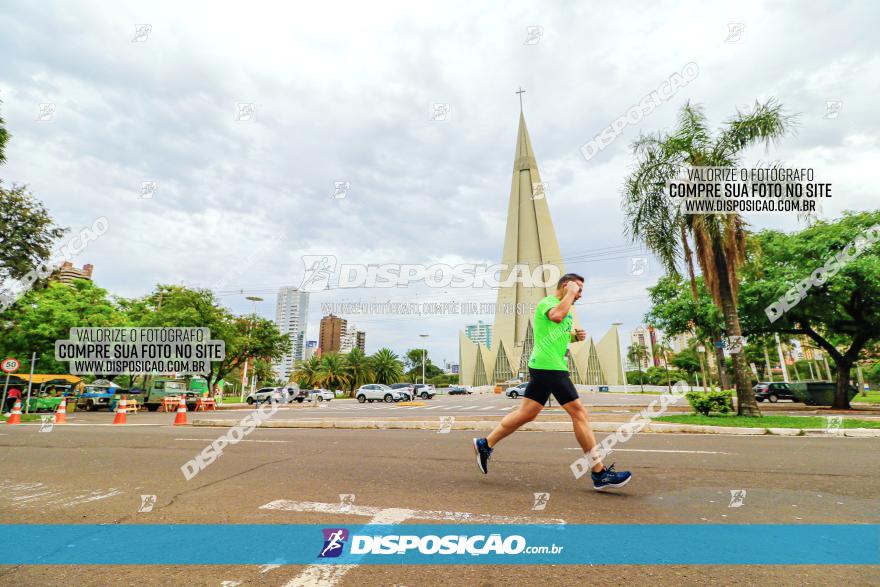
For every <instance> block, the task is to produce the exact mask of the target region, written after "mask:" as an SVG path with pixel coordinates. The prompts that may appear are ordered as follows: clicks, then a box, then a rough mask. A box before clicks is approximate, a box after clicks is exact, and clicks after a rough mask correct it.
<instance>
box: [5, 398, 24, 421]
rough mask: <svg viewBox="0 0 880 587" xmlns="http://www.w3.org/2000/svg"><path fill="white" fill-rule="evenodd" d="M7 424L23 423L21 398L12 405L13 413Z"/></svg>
mask: <svg viewBox="0 0 880 587" xmlns="http://www.w3.org/2000/svg"><path fill="white" fill-rule="evenodd" d="M6 423H7V424H21V400H20V399H17V400H15V405H14V406H12V413H11V414H10V415H9V419H8V420H6Z"/></svg>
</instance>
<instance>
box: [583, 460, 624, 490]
mask: <svg viewBox="0 0 880 587" xmlns="http://www.w3.org/2000/svg"><path fill="white" fill-rule="evenodd" d="M592 476H593V489H595V490H596V491H604V490H606V489H617V488H618V487H623V486H624V485H626V484H627V483H629V480H630V479H632V473H630V472H629V471H621V472H619V473H618V472H617V471H615V470H614V465H611V466H610V467H605V468H604V469H602V470H601V471H599V472H598V473H592Z"/></svg>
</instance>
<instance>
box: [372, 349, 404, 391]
mask: <svg viewBox="0 0 880 587" xmlns="http://www.w3.org/2000/svg"><path fill="white" fill-rule="evenodd" d="M370 367H371V368H372V370H373V376H374V377H375V380H376V383H385V384H389V383H397V382H398V381H400V376H401V375H403V363H401V362H400V360H399V359H398V358H397V355H396V354H394V351H392V350H391V349H387V348H382V349H379V350H378V351H376V353H375V354H373V355H371V356H370Z"/></svg>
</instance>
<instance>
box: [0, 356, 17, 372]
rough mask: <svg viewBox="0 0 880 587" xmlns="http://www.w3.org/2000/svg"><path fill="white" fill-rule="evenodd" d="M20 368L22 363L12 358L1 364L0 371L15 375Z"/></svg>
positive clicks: (4, 360)
mask: <svg viewBox="0 0 880 587" xmlns="http://www.w3.org/2000/svg"><path fill="white" fill-rule="evenodd" d="M19 367H21V363H19V362H18V359H13V358H12V357H10V358H8V359H3V362H2V363H0V369H2V370H3V372H4V373H15V372H16V371H18V368H19Z"/></svg>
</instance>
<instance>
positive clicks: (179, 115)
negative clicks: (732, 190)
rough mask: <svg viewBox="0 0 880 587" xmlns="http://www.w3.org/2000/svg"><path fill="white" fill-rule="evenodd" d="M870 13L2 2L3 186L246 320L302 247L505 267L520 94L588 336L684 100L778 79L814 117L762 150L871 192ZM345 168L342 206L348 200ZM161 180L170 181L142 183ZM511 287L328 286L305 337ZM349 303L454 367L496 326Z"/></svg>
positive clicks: (132, 287)
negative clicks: (340, 316)
mask: <svg viewBox="0 0 880 587" xmlns="http://www.w3.org/2000/svg"><path fill="white" fill-rule="evenodd" d="M220 4H224V6H223V7H221V6H220ZM878 17H880V10H878V9H877V8H876V5H875V3H872V2H842V3H818V5H817V4H813V5H812V6H808V5H804V4H803V3H797V2H773V3H762V2H742V1H738V2H727V3H713V4H711V5H707V4H705V3H696V2H694V3H688V2H656V1H654V2H643V3H625V5H619V4H613V3H608V2H571V3H553V4H552V5H551V4H549V3H534V2H529V3H525V2H494V3H490V2H479V3H475V2H444V3H441V4H431V5H427V4H425V5H418V6H417V5H415V4H413V3H411V2H399V3H391V2H383V3H378V4H377V3H367V4H365V3H356V2H350V3H308V4H303V3H298V4H297V5H295V6H294V5H283V6H279V5H277V3H269V2H266V3H263V2H248V3H218V2H203V3H195V2H184V3H181V2H141V3H133V2H124V1H113V2H110V1H105V2H77V3H76V4H75V6H74V5H73V4H70V3H65V2H58V3H36V4H35V3H27V2H6V3H4V4H3V6H2V8H0V30H2V34H0V54H2V55H3V67H2V68H0V99H2V101H3V104H2V115H3V117H4V118H5V119H6V123H7V128H8V129H9V131H10V132H11V133H12V140H11V142H10V144H9V146H8V148H7V158H8V162H7V165H6V166H5V167H3V168H2V169H0V178H2V179H3V181H4V182H5V183H6V184H7V185H8V184H11V183H19V184H21V183H25V184H28V186H29V187H30V189H31V190H32V191H33V193H34V194H36V195H37V196H38V197H39V198H40V199H41V200H43V201H44V202H45V203H46V205H47V206H48V207H49V209H50V210H51V212H52V214H53V215H54V217H55V218H56V219H57V221H58V223H59V224H61V225H63V226H69V227H71V228H72V229H74V230H76V231H78V230H79V229H80V228H81V227H83V226H87V225H90V224H91V223H92V222H93V221H94V219H95V218H97V217H99V216H104V217H106V218H107V219H108V222H109V230H108V231H107V233H106V234H104V235H103V236H102V237H101V238H100V239H99V240H97V241H96V242H93V243H91V244H90V245H89V247H88V248H87V249H86V250H85V251H84V252H83V253H82V254H80V255H79V256H78V257H77V258H76V259H75V260H74V261H75V263H76V264H77V265H82V264H83V263H92V264H94V265H95V267H96V269H95V274H94V278H95V281H96V282H97V283H98V284H99V285H101V286H103V287H105V288H107V289H108V290H110V291H111V292H112V293H114V294H118V295H123V296H138V295H143V294H145V293H147V292H148V291H150V290H151V288H152V287H153V286H154V284H156V283H179V284H185V285H192V286H201V287H209V288H212V289H214V290H216V291H217V292H218V295H220V296H221V299H222V301H223V303H224V304H226V305H228V306H229V307H230V308H232V309H233V310H235V311H238V312H246V311H250V308H251V305H250V302H247V301H246V300H245V299H244V296H245V295H249V294H251V295H252V294H257V295H260V296H262V297H263V298H265V301H263V302H261V303H260V304H258V306H257V310H258V312H260V313H261V314H263V315H266V316H268V317H274V297H275V296H274V292H275V291H276V290H277V288H278V287H279V286H282V285H293V286H296V285H299V284H300V282H301V280H302V277H303V271H304V270H303V262H302V260H301V257H302V256H303V255H334V256H335V257H336V258H337V259H338V262H339V263H374V264H375V263H414V264H427V265H430V264H433V263H438V262H442V263H450V264H453V263H460V262H473V263H486V264H491V263H495V262H498V261H499V259H500V255H501V246H502V241H503V236H504V222H505V219H506V209H507V200H508V195H509V190H510V177H511V168H512V163H513V151H514V146H515V140H516V124H517V119H518V114H519V102H518V99H517V96H516V94H515V93H514V92H515V91H516V90H517V88H519V87H520V86H521V87H522V88H524V89H525V90H526V94H525V95H524V105H525V114H526V119H527V122H528V126H529V131H530V134H531V138H532V144H533V146H534V149H535V153H536V156H537V159H538V165H539V168H540V170H541V173H542V176H543V180H544V181H545V182H547V184H548V189H547V194H548V195H547V198H548V202H549V205H550V210H551V213H552V214H553V219H554V223H555V227H556V231H557V234H558V238H559V243H560V247H561V250H562V254H563V256H564V257H565V258H566V260H567V262H566V269H568V270H573V271H577V272H579V273H582V274H584V275H586V276H587V285H586V292H585V296H584V299H583V300H582V302H581V303H580V304H579V310H578V311H579V316H580V319H581V321H582V323H583V324H585V326H586V327H587V329H588V331H589V333H590V334H591V335H593V336H595V337H596V338H597V339H598V338H599V337H600V336H601V335H602V334H603V333H604V332H605V330H606V329H607V328H608V325H609V324H610V323H611V322H614V321H621V322H623V327H622V328H623V330H624V333H625V334H626V332H627V331H629V330H630V329H632V328H633V327H635V326H636V325H638V324H639V323H640V322H641V319H642V316H643V315H644V313H645V311H646V310H647V308H648V304H647V297H646V293H645V288H646V287H647V286H650V285H652V284H653V283H654V282H655V281H656V279H657V278H658V277H659V275H660V271H659V267H658V266H657V265H656V263H653V261H650V262H649V265H648V270H647V271H646V272H645V273H644V274H643V275H632V273H631V266H632V257H634V256H638V255H639V254H640V253H639V248H638V246H634V245H632V244H631V243H630V242H628V240H627V239H626V238H625V236H624V234H623V215H622V213H621V211H620V188H621V184H622V181H623V178H624V177H625V176H626V174H627V172H628V170H629V169H630V165H631V156H630V154H629V149H628V145H629V143H630V142H631V141H632V139H633V138H635V137H636V136H637V135H638V134H639V133H640V132H654V131H658V130H663V129H668V128H670V127H671V125H672V124H673V122H674V118H675V114H676V111H677V109H678V108H679V107H680V106H681V105H682V104H683V103H684V102H685V101H686V100H692V101H694V102H698V103H700V104H702V105H704V106H705V109H706V112H707V114H708V116H709V117H710V120H711V121H712V124H713V126H718V125H720V124H721V123H722V122H723V120H724V119H726V118H727V117H729V116H730V115H731V114H732V113H733V112H735V110H736V109H737V108H746V107H748V106H749V105H750V104H752V103H753V102H754V101H755V100H756V99H757V100H765V99H767V98H770V97H776V98H777V99H778V100H779V101H780V102H782V103H783V105H784V106H785V108H786V110H787V111H788V112H790V113H796V114H798V115H799V128H798V132H797V135H795V136H792V137H790V138H787V139H785V140H784V141H783V142H782V143H781V144H779V145H777V146H774V147H772V148H771V150H770V151H765V150H764V149H763V148H756V149H755V150H754V151H753V152H750V153H749V154H748V156H747V157H746V158H745V161H747V162H758V161H768V160H780V161H784V162H785V163H786V164H788V165H791V166H798V167H812V168H814V169H815V170H816V174H817V176H818V177H820V178H822V179H824V180H825V181H828V182H831V183H832V184H833V198H832V199H830V200H827V201H826V202H824V205H823V216H825V217H829V218H832V217H835V216H838V215H840V213H841V212H842V211H843V210H847V209H849V210H865V209H876V208H877V207H878V206H880V192H878V191H877V188H876V181H875V178H876V167H877V161H878V160H880V144H878V133H877V120H878V116H877V112H876V102H877V99H876V97H877V96H878V95H880V91H878V90H880V87H878V85H880V57H878V42H877V34H876V30H875V28H876V23H877V22H878V20H880V18H878ZM732 23H739V24H732ZM139 25H140V26H139ZM530 27H539V28H532V29H531V30H532V32H531V33H530V32H529V29H530ZM530 35H531V36H530ZM688 63H696V64H697V65H698V68H699V75H698V76H697V77H696V79H694V80H693V81H691V82H690V83H689V84H688V85H687V86H685V87H682V88H680V89H678V91H677V92H676V94H675V95H674V96H672V98H671V99H670V100H669V101H667V102H665V103H663V104H662V105H660V106H659V107H657V108H656V109H655V110H654V111H653V112H651V113H650V114H649V115H648V116H645V117H644V118H642V119H641V120H640V121H639V122H638V123H636V124H631V125H629V126H627V127H626V128H625V130H624V131H623V133H622V134H621V136H619V137H618V138H617V139H616V140H615V141H614V142H613V143H612V144H611V145H609V146H608V147H607V148H605V149H604V150H603V151H601V153H599V154H597V155H596V156H595V157H593V158H592V159H590V160H589V161H587V160H585V159H584V157H583V156H582V155H581V154H580V152H579V147H580V146H581V145H583V144H584V143H585V142H587V141H589V140H590V139H591V138H593V136H595V135H596V134H597V133H599V132H600V131H601V130H602V129H603V128H605V127H607V126H608V125H609V124H610V123H611V122H612V121H613V120H615V119H616V118H618V117H619V116H621V115H623V114H625V113H626V111H627V110H628V109H629V108H630V107H631V106H634V105H636V104H638V103H639V101H640V100H641V99H642V98H643V97H644V96H645V95H647V94H649V93H650V92H651V91H653V90H655V89H656V88H657V86H658V85H659V84H661V83H662V82H663V81H664V80H666V79H668V78H669V76H670V75H672V74H673V73H675V72H680V71H681V70H682V69H683V68H684V66H685V65H686V64H688ZM828 102H834V103H836V105H835V106H833V107H832V110H833V112H832V111H829V107H828V105H827V103H828ZM435 103H441V104H448V105H449V114H448V116H447V120H445V121H434V120H432V119H431V111H432V108H433V106H432V105H433V104H435ZM239 104H253V105H254V106H253V107H254V114H253V115H252V116H250V117H249V118H250V119H249V120H237V118H242V116H241V115H239V112H242V111H241V110H240V108H241V107H240V106H239ZM41 105H43V106H41ZM245 108H248V107H245ZM244 112H245V114H246V113H247V111H244ZM829 112H830V113H829ZM245 117H246V116H245ZM338 181H341V182H347V183H348V184H349V185H350V187H349V188H348V190H347V193H346V195H345V197H344V198H333V197H331V193H332V191H333V189H334V185H335V182H338ZM144 182H155V186H156V189H155V191H154V192H153V193H152V196H151V197H149V198H145V197H142V191H143V185H144ZM747 219H748V220H749V222H750V223H751V225H752V227H753V228H755V229H759V228H762V227H775V228H780V229H785V230H792V229H795V228H797V226H798V224H797V222H796V221H795V220H794V219H793V218H790V217H782V216H768V215H755V216H750V217H747ZM241 290H243V291H244V293H241ZM495 296H496V292H495V291H494V290H491V289H486V290H479V289H465V290H458V289H457V290H437V289H429V288H426V287H418V286H414V287H411V288H405V289H404V288H394V289H359V290H341V291H340V290H335V291H329V292H325V293H320V294H314V295H312V299H311V311H310V321H309V331H308V337H309V338H317V326H318V321H319V319H320V316H321V304H322V303H329V302H337V301H367V300H370V301H379V300H381V301H384V300H397V301H406V302H422V301H429V300H436V301H479V302H494V301H495ZM352 318H353V320H354V322H355V323H356V324H357V325H358V326H359V327H360V328H361V329H364V330H366V331H367V351H368V352H373V351H375V350H376V349H377V348H379V347H380V346H390V347H391V348H393V349H395V350H396V351H398V352H403V351H405V350H406V349H407V348H410V347H413V346H418V345H419V344H420V339H419V336H418V335H419V334H429V335H430V338H429V339H428V343H427V346H428V348H429V351H430V353H431V355H432V357H433V359H434V361H435V362H437V363H442V361H443V360H444V359H447V360H449V361H453V360H456V359H457V355H458V348H457V347H458V345H457V333H458V331H459V329H461V327H462V326H463V325H464V324H467V323H469V322H474V321H476V319H478V318H482V319H484V320H490V319H491V317H489V316H475V315H456V316H446V317H422V318H413V317H398V316H359V317H352Z"/></svg>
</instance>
